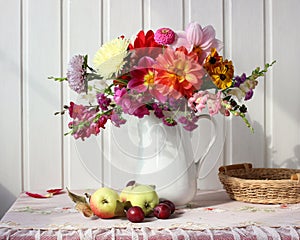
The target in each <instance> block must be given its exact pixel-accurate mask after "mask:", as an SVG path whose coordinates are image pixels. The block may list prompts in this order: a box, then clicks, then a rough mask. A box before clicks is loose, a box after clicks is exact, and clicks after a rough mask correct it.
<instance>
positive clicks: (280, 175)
mask: <svg viewBox="0 0 300 240" xmlns="http://www.w3.org/2000/svg"><path fill="white" fill-rule="evenodd" d="M219 178H220V181H221V182H222V184H223V185H224V188H225V189H226V192H227V193H228V195H229V196H230V198H231V199H234V200H237V201H243V202H250V203H262V204H281V203H299V202H300V170H296V169H286V168H252V164H251V163H244V164H235V165H228V166H222V167H220V168H219Z"/></svg>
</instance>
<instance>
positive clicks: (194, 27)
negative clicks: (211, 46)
mask: <svg viewBox="0 0 300 240" xmlns="http://www.w3.org/2000/svg"><path fill="white" fill-rule="evenodd" d="M202 37H203V30H202V27H201V26H200V24H198V23H196V22H191V23H190V24H189V25H188V27H187V29H186V38H187V40H188V42H190V43H193V44H194V46H199V45H200V43H201V40H202Z"/></svg>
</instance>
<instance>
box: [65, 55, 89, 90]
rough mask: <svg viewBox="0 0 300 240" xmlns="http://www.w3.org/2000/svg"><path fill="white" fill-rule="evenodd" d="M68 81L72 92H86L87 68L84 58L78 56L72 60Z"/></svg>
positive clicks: (68, 71)
mask: <svg viewBox="0 0 300 240" xmlns="http://www.w3.org/2000/svg"><path fill="white" fill-rule="evenodd" d="M67 80H68V82H69V86H70V88H71V89H72V90H74V91H75V92H77V93H82V92H85V91H86V68H85V67H84V57H83V56H81V55H76V56H74V57H72V58H71V60H70V62H69V68H68V70H67Z"/></svg>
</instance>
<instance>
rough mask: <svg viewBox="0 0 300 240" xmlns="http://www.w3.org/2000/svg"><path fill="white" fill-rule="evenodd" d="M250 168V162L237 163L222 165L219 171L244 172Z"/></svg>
mask: <svg viewBox="0 0 300 240" xmlns="http://www.w3.org/2000/svg"><path fill="white" fill-rule="evenodd" d="M251 168H252V164H251V163H239V164H232V165H227V166H222V167H220V168H219V172H223V173H227V171H228V170H234V169H245V170H246V172H248V171H249V170H250V169H251ZM299 178H300V176H299Z"/></svg>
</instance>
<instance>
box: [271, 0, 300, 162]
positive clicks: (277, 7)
mask: <svg viewBox="0 0 300 240" xmlns="http://www.w3.org/2000/svg"><path fill="white" fill-rule="evenodd" d="M267 8H268V10H269V14H270V15H269V17H271V19H270V21H271V23H272V25H271V27H272V29H271V36H269V37H270V38H271V39H272V42H271V45H269V44H267V47H268V48H269V49H270V51H271V53H270V55H271V56H272V57H273V58H274V59H276V60H277V63H276V65H275V66H274V69H273V74H272V75H271V77H272V79H269V80H270V81H272V84H271V85H270V87H269V88H268V90H269V91H270V92H271V94H269V95H268V96H269V97H271V98H269V99H267V104H268V105H267V106H268V107H269V108H272V111H269V112H268V113H270V114H271V115H269V116H268V122H267V124H269V125H270V127H269V129H268V132H267V134H268V135H267V136H266V137H267V140H268V149H267V151H268V153H269V158H270V161H269V165H270V166H272V167H291V168H299V167H300V105H299V103H300V95H299V88H300V81H299V80H300V79H299V76H298V74H297V69H298V65H299V58H298V56H299V54H300V48H299V44H298V41H299V39H300V33H299V30H298V29H299V26H298V25H299V24H298V23H299V21H300V16H299V11H300V2H299V1H297V0H288V1H278V0H276V1H268V4H267Z"/></svg>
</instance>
